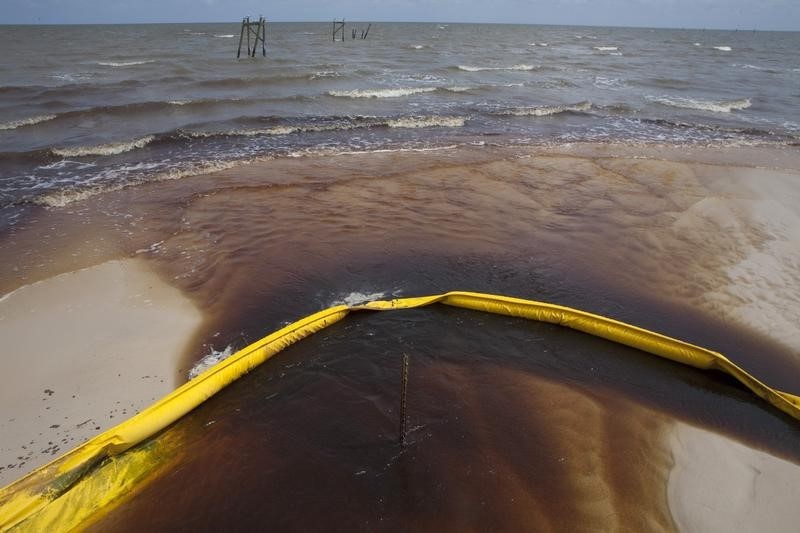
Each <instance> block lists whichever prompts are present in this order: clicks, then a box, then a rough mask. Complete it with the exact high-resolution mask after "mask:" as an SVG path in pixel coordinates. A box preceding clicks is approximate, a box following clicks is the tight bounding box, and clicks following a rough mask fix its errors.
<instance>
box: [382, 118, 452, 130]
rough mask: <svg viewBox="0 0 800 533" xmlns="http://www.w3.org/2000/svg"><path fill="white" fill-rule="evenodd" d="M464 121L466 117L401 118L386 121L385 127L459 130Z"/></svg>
mask: <svg viewBox="0 0 800 533" xmlns="http://www.w3.org/2000/svg"><path fill="white" fill-rule="evenodd" d="M466 121H467V119H466V117H447V116H422V117H401V118H395V119H390V120H387V121H386V125H387V126H389V127H390V128H460V127H462V126H463V125H464V124H465V123H466Z"/></svg>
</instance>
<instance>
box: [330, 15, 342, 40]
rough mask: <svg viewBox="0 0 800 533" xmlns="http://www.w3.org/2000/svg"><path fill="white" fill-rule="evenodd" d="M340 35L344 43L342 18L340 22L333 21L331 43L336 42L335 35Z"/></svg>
mask: <svg viewBox="0 0 800 533" xmlns="http://www.w3.org/2000/svg"><path fill="white" fill-rule="evenodd" d="M340 33H341V34H342V39H341V40H342V42H344V18H342V20H336V19H333V35H332V36H333V42H336V35H337V34H340Z"/></svg>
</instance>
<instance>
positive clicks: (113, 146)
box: [50, 135, 155, 157]
mask: <svg viewBox="0 0 800 533" xmlns="http://www.w3.org/2000/svg"><path fill="white" fill-rule="evenodd" d="M154 139H155V137H154V136H153V135H147V136H145V137H141V138H139V139H134V140H132V141H124V142H118V143H109V144H100V145H97V146H75V147H72V148H52V149H51V150H50V151H51V152H52V153H53V154H54V155H57V156H61V157H82V156H88V155H117V154H123V153H125V152H130V151H131V150H136V149H137V148H144V147H145V146H147V145H148V144H150V143H151V142H152V141H153V140H154Z"/></svg>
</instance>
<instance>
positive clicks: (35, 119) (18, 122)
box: [0, 115, 56, 130]
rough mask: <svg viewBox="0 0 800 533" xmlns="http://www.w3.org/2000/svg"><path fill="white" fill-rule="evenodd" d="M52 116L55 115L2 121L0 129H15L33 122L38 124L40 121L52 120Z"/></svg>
mask: <svg viewBox="0 0 800 533" xmlns="http://www.w3.org/2000/svg"><path fill="white" fill-rule="evenodd" d="M54 118H56V115H39V116H36V117H29V118H22V119H19V120H12V121H10V122H3V123H2V124H0V130H15V129H17V128H22V127H24V126H33V125H34V124H39V123H40V122H47V121H48V120H53V119H54Z"/></svg>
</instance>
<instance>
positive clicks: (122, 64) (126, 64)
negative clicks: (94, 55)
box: [97, 59, 156, 67]
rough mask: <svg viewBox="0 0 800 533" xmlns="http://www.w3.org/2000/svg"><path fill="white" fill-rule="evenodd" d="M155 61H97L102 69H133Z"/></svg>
mask: <svg viewBox="0 0 800 533" xmlns="http://www.w3.org/2000/svg"><path fill="white" fill-rule="evenodd" d="M155 62H156V60H155V59H144V60H141V61H98V62H97V64H98V65H102V66H104V67H133V66H136V65H146V64H148V63H155Z"/></svg>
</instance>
